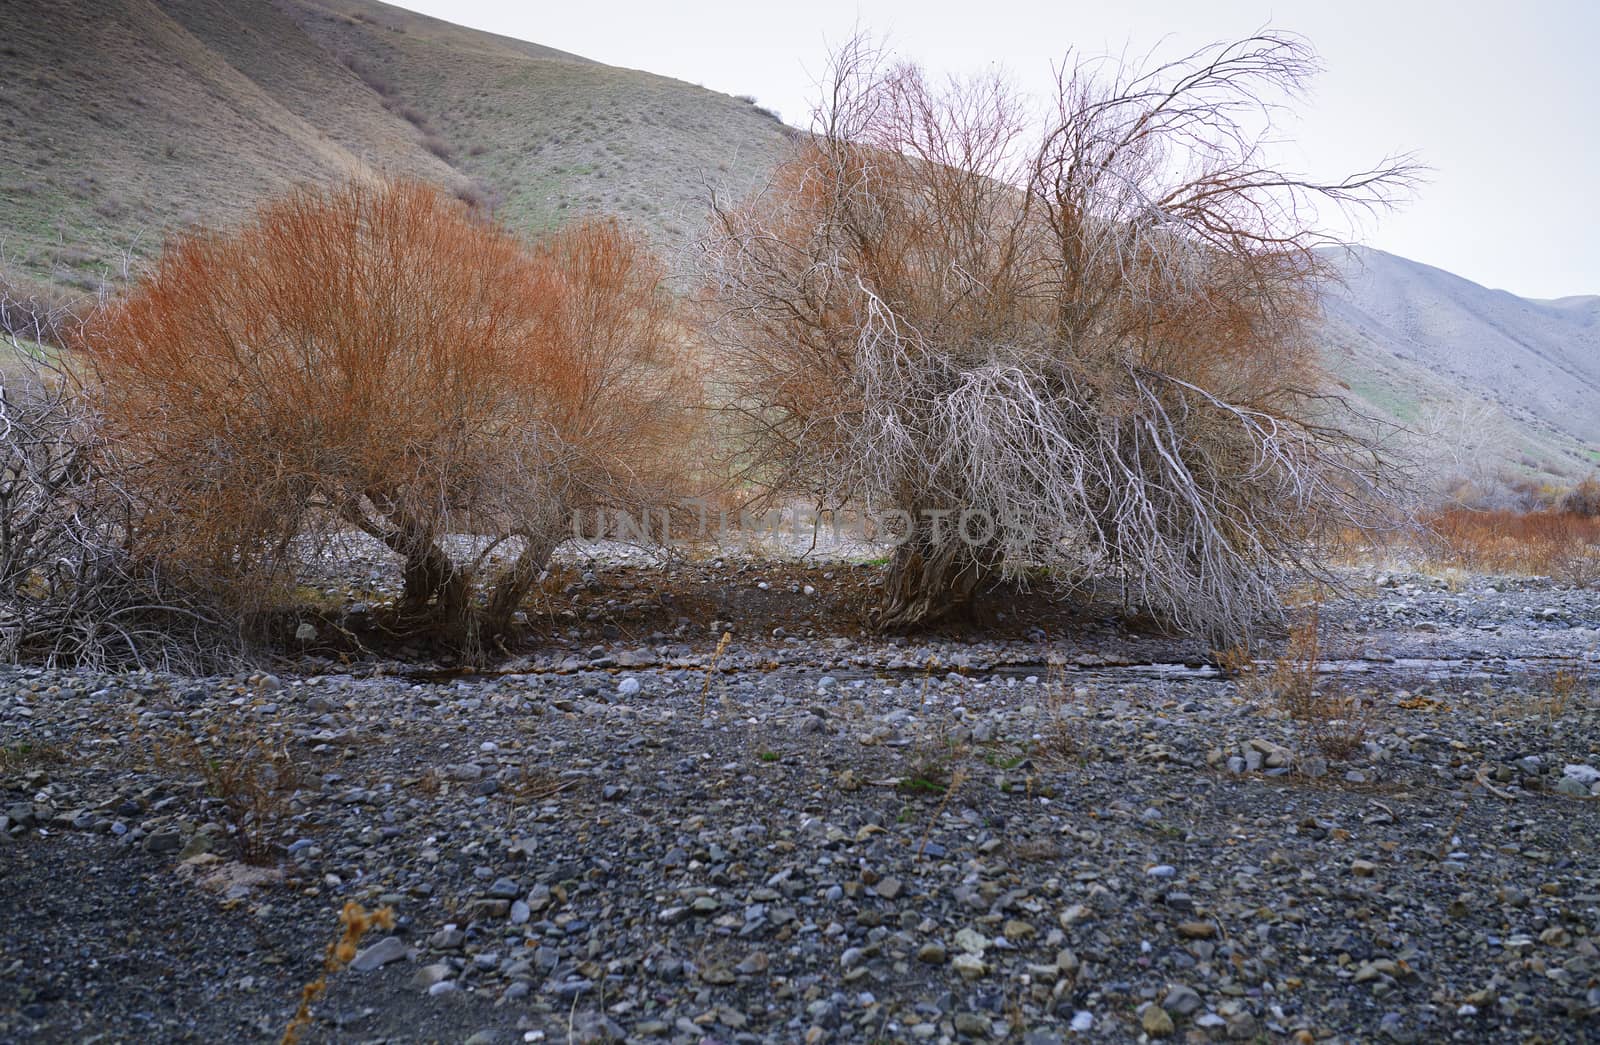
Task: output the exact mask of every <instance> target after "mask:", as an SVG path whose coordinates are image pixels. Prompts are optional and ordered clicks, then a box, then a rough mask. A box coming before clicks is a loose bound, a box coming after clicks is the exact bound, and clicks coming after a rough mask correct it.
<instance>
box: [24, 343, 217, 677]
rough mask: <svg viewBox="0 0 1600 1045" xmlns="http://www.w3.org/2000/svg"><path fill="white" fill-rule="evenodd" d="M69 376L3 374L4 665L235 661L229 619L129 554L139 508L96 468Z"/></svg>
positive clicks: (30, 362) (191, 667)
mask: <svg viewBox="0 0 1600 1045" xmlns="http://www.w3.org/2000/svg"><path fill="white" fill-rule="evenodd" d="M102 448H103V438H102V433H101V431H100V426H99V419H98V418H97V417H96V416H95V414H94V413H93V411H92V410H91V409H90V407H89V405H88V403H87V402H86V401H85V398H84V397H83V396H82V395H81V394H80V392H79V389H78V386H77V384H76V382H75V381H74V380H73V378H72V377H71V375H69V374H67V373H66V372H64V371H60V370H57V369H54V368H52V367H50V366H49V365H47V364H45V363H43V362H41V361H39V360H36V359H34V358H32V357H31V356H28V355H24V354H20V353H19V354H15V355H13V356H12V357H11V358H10V360H9V361H8V362H7V363H6V364H5V365H4V366H3V367H0V660H3V661H6V662H26V663H40V664H44V665H46V666H49V667H79V668H89V669H98V670H114V669H119V668H163V669H171V670H187V671H191V672H196V673H203V672H206V671H214V670H218V669H221V668H224V667H227V666H229V665H231V664H232V663H234V661H235V659H236V657H237V655H238V653H239V642H238V635H237V633H236V632H235V631H234V630H233V629H232V628H231V627H230V624H229V618H228V615H227V614H225V613H220V612H218V607H217V606H216V605H214V604H213V603H211V602H209V601H208V600H206V599H205V598H203V597H202V596H200V595H198V594H197V593H195V592H193V591H189V590H186V589H184V588H183V586H182V585H181V584H179V583H177V578H175V577H173V576H171V575H170V572H169V571H167V570H164V569H163V568H162V567H161V566H160V564H158V563H154V562H149V561H142V560H140V559H139V558H138V557H137V556H135V555H133V554H132V553H131V552H130V550H129V547H128V538H129V535H130V533H131V528H132V522H133V519H134V518H135V516H136V514H137V513H136V506H135V504H134V502H133V500H132V499H131V498H130V496H129V494H128V491H127V490H126V489H125V488H124V487H123V486H122V485H121V484H120V483H118V482H116V481H115V479H114V478H113V477H112V476H110V475H108V474H107V472H106V471H105V470H104V469H103V468H102V467H101V465H100V461H101V459H102V454H101V450H102Z"/></svg>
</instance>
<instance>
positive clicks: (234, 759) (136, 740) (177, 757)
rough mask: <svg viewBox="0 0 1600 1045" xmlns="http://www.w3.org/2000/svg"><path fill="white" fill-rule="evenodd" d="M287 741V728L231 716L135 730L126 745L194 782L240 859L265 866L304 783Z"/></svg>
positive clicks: (271, 859) (278, 844) (278, 846)
mask: <svg viewBox="0 0 1600 1045" xmlns="http://www.w3.org/2000/svg"><path fill="white" fill-rule="evenodd" d="M290 739H291V736H290V733H289V731H288V730H286V729H279V728H275V727H271V726H265V725H261V724H260V723H255V722H252V721H250V720H248V719H239V718H232V717H230V718H229V719H227V720H226V721H224V720H221V719H211V720H208V721H205V722H203V723H200V724H198V725H197V726H195V727H193V728H191V727H189V726H188V725H187V724H183V725H179V726H176V727H173V728H171V729H168V730H165V731H161V732H156V733H141V732H138V731H136V732H135V733H134V734H133V738H132V741H131V743H132V745H133V747H135V748H136V749H138V750H136V752H135V754H136V755H141V754H142V755H144V756H147V757H148V758H149V761H150V765H151V768H153V769H155V770H157V771H158V772H160V773H162V774H164V775H167V776H170V777H177V778H180V779H191V780H195V781H197V782H199V783H200V784H201V785H202V786H203V787H204V788H205V793H206V797H207V798H208V799H209V800H211V801H213V802H215V803H217V805H218V806H219V808H220V810H221V812H222V814H223V820H224V821H225V826H226V827H227V829H228V834H229V837H230V838H231V839H232V841H233V845H234V848H235V850H236V852H237V853H238V856H239V859H241V860H243V861H244V862H245V863H248V864H256V865H265V864H271V863H274V862H276V861H277V859H278V858H279V857H280V856H281V854H282V851H283V847H282V843H281V842H280V841H278V839H279V838H280V837H281V836H282V835H283V832H284V830H285V829H286V827H287V825H288V823H289V820H290V815H291V809H290V799H291V798H292V797H293V795H294V793H295V792H296V791H298V790H299V789H300V787H301V785H302V782H303V781H302V776H301V772H300V766H299V764H298V763H297V762H296V761H295V760H294V758H293V757H292V756H291V755H290V753H289V742H290Z"/></svg>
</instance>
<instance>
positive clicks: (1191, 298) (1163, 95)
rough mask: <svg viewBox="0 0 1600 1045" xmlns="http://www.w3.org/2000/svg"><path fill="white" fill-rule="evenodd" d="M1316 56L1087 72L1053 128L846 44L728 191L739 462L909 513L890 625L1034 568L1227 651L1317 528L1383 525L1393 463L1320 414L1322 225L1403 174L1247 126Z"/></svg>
mask: <svg viewBox="0 0 1600 1045" xmlns="http://www.w3.org/2000/svg"><path fill="white" fill-rule="evenodd" d="M1313 66H1314V60H1313V58H1312V56H1311V54H1310V51H1309V49H1308V48H1307V47H1306V46H1305V44H1304V43H1303V42H1302V41H1300V40H1298V39H1296V38H1292V37H1286V36H1277V35H1265V36H1261V37H1255V38H1251V39H1248V40H1243V41H1240V42H1238V43H1235V44H1230V45H1228V46H1225V47H1216V48H1211V49H1206V50H1204V51H1202V52H1199V53H1197V54H1195V55H1192V56H1190V57H1189V58H1186V59H1183V60H1180V61H1178V62H1175V63H1172V64H1169V65H1165V66H1161V67H1159V68H1156V69H1152V70H1140V69H1135V68H1130V67H1126V66H1122V67H1117V66H1115V65H1113V66H1110V67H1107V66H1106V65H1105V64H1103V63H1096V62H1092V61H1079V62H1078V63H1076V64H1069V65H1068V66H1067V67H1066V68H1065V70H1064V72H1063V73H1062V75H1061V77H1060V79H1059V85H1058V86H1059V91H1058V93H1057V95H1056V97H1055V98H1053V99H1052V102H1053V103H1054V110H1053V112H1052V113H1051V114H1050V115H1049V116H1048V118H1046V119H1045V120H1044V121H1043V122H1042V123H1038V122H1035V121H1033V120H1030V119H1029V118H1028V116H1027V115H1026V112H1027V107H1026V106H1025V105H1024V104H1023V102H1022V101H1021V100H1020V99H1019V98H1017V97H1016V95H1015V94H1013V93H1012V92H1011V91H1010V90H1009V89H1008V88H1007V87H1006V86H1005V85H1004V83H1003V82H1001V81H1000V80H998V79H991V80H982V81H977V82H972V83H964V84H958V85H956V86H953V87H951V88H950V89H948V90H945V91H941V90H938V89H935V88H934V87H932V86H930V84H929V83H928V81H927V80H926V79H925V78H924V76H923V75H922V73H921V72H920V71H919V70H918V69H917V68H915V67H914V66H909V65H898V66H892V65H889V64H887V63H886V62H884V61H882V60H881V58H880V56H879V55H878V54H876V53H875V52H873V51H872V50H871V49H870V48H869V47H868V46H866V45H865V44H864V43H863V42H862V41H860V40H857V41H855V42H853V43H852V44H850V45H848V46H847V47H846V48H845V49H844V50H843V51H842V52H841V53H840V54H839V55H837V56H836V58H835V61H834V69H833V74H832V76H831V78H830V79H829V81H828V82H827V84H826V85H825V89H826V91H827V94H826V95H825V98H824V101H823V104H822V105H821V107H820V108H819V110H818V112H817V113H816V115H815V117H814V121H813V123H814V127H813V131H814V133H813V134H812V135H810V136H809V137H806V138H804V139H802V140H801V141H800V142H799V143H798V144H797V146H796V149H795V152H794V154H793V155H792V156H791V158H790V159H789V160H788V161H787V162H785V163H784V164H783V165H781V166H780V168H779V169H778V171H777V172H776V174H775V175H774V178H773V180H772V183H771V185H770V187H769V188H768V189H767V190H766V191H765V192H763V193H761V194H759V195H758V196H757V197H755V198H753V199H751V200H748V201H746V202H744V203H742V204H728V203H722V202H718V203H716V204H715V208H714V215H713V224H714V228H713V232H712V234H711V236H710V237H709V239H708V241H707V242H706V244H705V258H706V265H707V275H708V278H709V280H710V282H711V284H712V285H713V287H714V288H715V289H716V291H717V293H718V299H719V301H720V304H721V311H720V314H719V322H718V323H717V324H716V326H715V329H716V330H717V331H718V333H719V335H720V342H721V346H722V350H723V352H724V354H725V358H726V360H727V368H726V370H727V377H726V388H725V391H726V397H725V401H726V405H727V411H726V414H727V417H728V419H729V425H730V428H731V429H732V431H731V434H730V437H729V438H730V441H731V442H732V444H733V447H734V450H733V455H732V458H733V467H734V470H735V473H736V474H737V476H738V477H739V478H740V479H741V480H743V481H746V482H749V483H751V484H754V486H755V487H756V488H757V489H758V490H761V491H765V493H766V495H767V496H768V497H772V498H781V497H792V496H794V495H795V494H796V493H797V492H799V493H803V494H805V495H807V496H810V497H814V498H815V500H816V502H817V503H818V504H822V505H828V506H837V505H850V506H853V507H855V508H857V509H860V510H863V511H865V512H866V513H867V514H868V515H880V514H883V513H895V514H896V515H897V516H899V517H900V518H903V519H904V520H906V521H907V522H908V523H909V527H908V529H909V536H908V539H906V540H904V541H903V542H902V543H900V544H899V545H898V546H897V548H896V550H895V553H894V557H893V559H892V561H891V563H890V569H889V572H888V577H887V578H886V581H885V584H884V599H883V602H882V604H881V605H880V606H879V607H878V609H877V611H876V615H875V618H874V620H875V623H876V624H877V626H878V627H879V628H882V629H904V628H908V627H913V626H917V625H919V624H922V623H926V622H929V621H932V620H935V619H937V618H938V617H940V616H942V615H944V614H947V613H949V612H951V611H952V610H955V609H959V608H960V607H962V606H963V605H965V604H966V603H967V602H968V601H969V600H970V597H971V596H972V594H973V593H974V592H975V591H976V589H977V587H978V585H979V584H980V583H981V582H982V581H983V580H984V579H985V578H986V577H988V576H990V575H992V574H999V575H1002V576H1008V577H1013V578H1021V577H1025V576H1027V575H1029V574H1030V573H1031V572H1035V571H1037V570H1038V568H1039V567H1040V566H1041V565H1043V566H1046V567H1048V568H1049V569H1050V570H1052V571H1053V576H1055V577H1057V578H1058V579H1063V580H1064V581H1066V582H1067V583H1072V582H1075V581H1084V580H1086V579H1105V580H1108V581H1110V582H1111V583H1112V584H1114V585H1116V586H1117V587H1118V588H1119V589H1120V592H1121V593H1122V595H1123V596H1124V597H1125V599H1126V601H1127V602H1128V603H1129V604H1130V605H1131V606H1133V607H1134V608H1136V609H1139V610H1145V611H1149V612H1152V613H1154V614H1155V615H1156V616H1158V617H1160V618H1162V619H1163V620H1165V621H1167V622H1169V623H1171V624H1174V625H1176V626H1179V627H1182V628H1186V629H1190V630H1193V631H1196V632H1200V633H1203V634H1205V635H1208V636H1210V637H1212V638H1213V640H1214V641H1218V642H1231V641H1235V640H1236V639H1237V638H1238V637H1240V636H1242V635H1245V634H1248V632H1249V630H1250V629H1251V627H1252V626H1253V625H1254V623H1255V622H1256V621H1257V620H1258V619H1259V618H1261V617H1263V616H1266V617H1272V616H1274V615H1276V614H1277V612H1278V608H1279V602H1278V599H1277V595H1276V593H1277V589H1278V587H1279V585H1280V583H1281V581H1282V580H1284V579H1285V577H1286V576H1291V575H1297V574H1304V573H1307V572H1314V570H1315V565H1316V564H1315V558H1314V538H1315V536H1316V535H1317V534H1318V533H1320V532H1323V531H1325V530H1327V529H1329V528H1330V527H1334V526H1340V525H1364V524H1367V523H1369V522H1375V521H1376V520H1377V516H1376V514H1375V513H1374V511H1373V506H1374V504H1375V503H1376V502H1379V501H1381V500H1382V499H1383V494H1384V491H1385V487H1386V485H1387V479H1388V477H1389V476H1388V471H1387V468H1386V464H1385V461H1384V459H1383V456H1382V454H1380V453H1379V452H1378V449H1377V447H1376V445H1375V444H1374V443H1372V442H1370V441H1368V440H1366V439H1365V438H1360V437H1357V436H1355V435H1353V434H1352V431H1353V429H1350V428H1341V427H1339V426H1338V425H1337V424H1335V423H1334V420H1335V418H1336V416H1337V411H1336V410H1335V409H1334V406H1335V404H1334V403H1333V401H1332V400H1331V399H1330V398H1329V397H1328V396H1327V395H1326V394H1325V385H1324V384H1323V383H1322V382H1321V381H1320V379H1319V377H1318V372H1317V368H1316V366H1315V363H1314V352H1313V350H1312V343H1311V339H1310V338H1309V337H1308V335H1307V332H1308V330H1309V329H1310V327H1309V321H1310V320H1311V318H1312V317H1313V315H1314V312H1315V303H1314V296H1313V294H1312V293H1311V290H1312V287H1313V286H1314V282H1315V280H1316V278H1317V277H1318V276H1319V275H1320V274H1321V273H1322V272H1323V271H1324V265H1323V263H1322V262H1321V261H1320V260H1319V259H1318V257H1317V255H1316V254H1315V253H1314V251H1313V248H1314V247H1315V246H1316V245H1318V244H1319V243H1321V242H1323V239H1322V237H1320V236H1319V235H1318V234H1317V233H1316V232H1315V231H1314V230H1313V229H1312V228H1311V226H1310V225H1309V224H1308V222H1307V220H1306V219H1307V218H1308V216H1309V214H1310V212H1311V210H1312V208H1313V207H1314V206H1315V205H1316V204H1319V203H1320V204H1332V205H1334V206H1337V207H1356V208H1362V207H1373V206H1381V205H1383V204H1385V203H1386V202H1387V201H1388V200H1389V199H1390V198H1391V196H1392V195H1393V194H1394V193H1395V192H1397V191H1399V190H1403V189H1404V188H1405V187H1406V186H1407V185H1408V184H1409V182H1410V180H1411V178H1412V175H1413V170H1412V168H1410V167H1408V166H1406V165H1405V164H1404V163H1398V164H1395V163H1391V164H1385V165H1383V166H1381V167H1380V168H1378V169H1375V170H1372V171H1368V172H1364V173H1361V174H1358V175H1355V176H1352V177H1351V178H1348V179H1345V180H1342V181H1338V182H1332V183H1318V182H1314V181H1310V180H1307V179H1303V178H1300V177H1297V176H1295V175H1292V174H1286V173H1284V172H1281V171H1277V170H1272V169H1269V168H1264V167H1262V166H1260V153H1259V151H1258V144H1259V142H1258V138H1257V137H1256V135H1255V133H1254V131H1253V129H1252V127H1248V126H1246V121H1245V120H1244V118H1243V117H1242V116H1241V115H1240V114H1241V113H1242V112H1243V111H1244V110H1250V111H1252V112H1258V111H1260V110H1261V109H1263V108H1268V109H1270V106H1264V105H1263V104H1262V100H1263V98H1264V97H1265V96H1267V95H1268V94H1272V93H1275V92H1277V91H1279V90H1280V89H1288V90H1290V91H1292V90H1293V89H1295V88H1296V87H1297V86H1299V84H1300V83H1301V81H1302V80H1303V78H1304V77H1306V76H1307V75H1308V74H1309V73H1310V71H1311V70H1312V68H1313ZM964 522H965V523H966V524H967V525H968V529H965V530H962V529H960V527H961V526H962V525H963V523H964Z"/></svg>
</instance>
